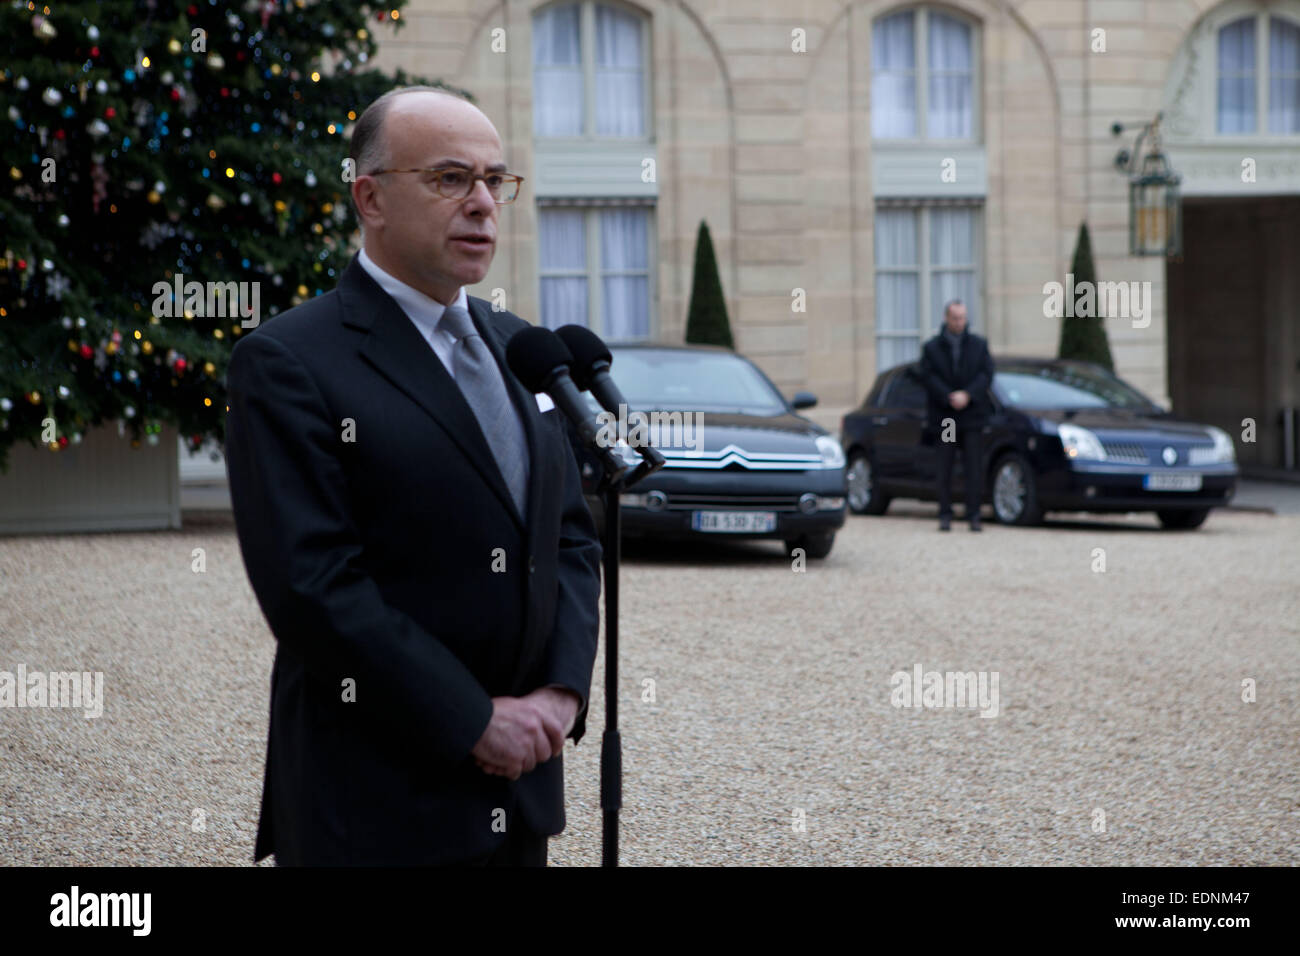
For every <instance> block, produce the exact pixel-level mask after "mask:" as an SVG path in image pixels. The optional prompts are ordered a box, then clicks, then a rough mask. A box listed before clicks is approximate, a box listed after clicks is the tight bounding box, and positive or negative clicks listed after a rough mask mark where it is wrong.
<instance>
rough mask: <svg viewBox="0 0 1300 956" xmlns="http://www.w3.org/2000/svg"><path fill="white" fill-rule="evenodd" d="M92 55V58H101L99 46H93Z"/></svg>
mask: <svg viewBox="0 0 1300 956" xmlns="http://www.w3.org/2000/svg"><path fill="white" fill-rule="evenodd" d="M90 55H91V56H99V47H97V46H92V47H91V48H90Z"/></svg>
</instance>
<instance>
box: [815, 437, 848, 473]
mask: <svg viewBox="0 0 1300 956" xmlns="http://www.w3.org/2000/svg"><path fill="white" fill-rule="evenodd" d="M817 451H818V452H819V453H820V454H821V456H822V461H824V462H826V467H827V468H843V467H844V449H842V448H841V447H840V443H839V442H837V441H836V440H835V439H834V438H832V437H831V436H830V435H818V436H817Z"/></svg>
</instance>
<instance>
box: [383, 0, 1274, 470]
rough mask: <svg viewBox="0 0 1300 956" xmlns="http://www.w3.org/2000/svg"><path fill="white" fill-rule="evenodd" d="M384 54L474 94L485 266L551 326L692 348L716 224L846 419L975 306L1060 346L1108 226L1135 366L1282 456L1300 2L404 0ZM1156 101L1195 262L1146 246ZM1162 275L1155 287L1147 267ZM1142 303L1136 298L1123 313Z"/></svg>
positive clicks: (752, 309) (513, 304) (768, 321)
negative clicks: (517, 179)
mask: <svg viewBox="0 0 1300 956" xmlns="http://www.w3.org/2000/svg"><path fill="white" fill-rule="evenodd" d="M402 20H403V21H404V26H403V28H402V29H400V30H393V29H392V28H390V27H383V28H381V29H380V36H381V39H380V57H379V65H381V66H382V67H384V68H395V67H399V66H400V67H402V68H404V69H406V70H407V71H409V72H411V73H413V74H416V75H420V76H423V77H427V78H434V79H439V80H442V81H443V82H446V83H448V84H450V85H453V86H456V87H459V88H462V89H464V90H466V91H467V92H468V93H469V94H471V95H472V97H473V98H474V100H475V101H476V102H477V103H478V105H479V106H480V107H481V108H482V109H483V110H484V111H485V112H486V113H487V115H488V116H489V117H490V118H491V119H492V120H493V122H494V123H495V124H496V126H497V128H498V130H499V131H500V133H501V136H502V140H503V144H504V147H505V153H506V161H507V163H508V164H509V166H510V168H511V169H512V170H513V171H516V172H518V173H520V174H521V175H523V176H525V177H526V180H527V181H526V183H525V185H524V193H523V196H522V197H521V200H520V201H519V202H517V203H516V204H515V205H513V206H511V207H507V208H506V209H504V210H503V212H502V219H501V242H500V244H499V248H498V252H497V258H496V260H495V262H494V264H493V267H492V270H491V272H490V273H489V275H488V277H487V279H486V280H485V281H484V282H483V283H482V284H481V285H480V286H478V287H476V288H474V289H472V290H471V292H472V293H474V294H476V295H481V296H484V297H488V298H490V297H492V296H493V295H494V294H495V295H496V296H497V297H498V298H499V299H501V300H503V301H504V302H505V304H506V305H507V306H508V307H509V308H511V309H513V310H514V311H516V312H518V313H519V314H521V315H523V316H525V317H527V318H529V319H530V320H532V321H538V322H544V323H545V324H552V325H554V324H563V323H564V322H570V321H585V322H587V324H589V325H591V327H593V328H594V329H596V330H597V331H598V332H601V333H602V334H604V335H606V336H607V337H609V338H614V339H618V338H649V339H652V340H658V341H665V342H680V341H681V340H682V337H683V333H684V326H685V316H686V309H687V304H688V300H689V295H690V288H691V278H692V266H693V261H694V248H695V241H696V233H697V229H698V227H699V225H700V222H701V221H706V222H707V223H708V225H709V228H710V231H711V233H712V237H713V241H714V245H715V249H716V251H717V257H718V263H719V268H720V272H721V277H722V283H723V288H724V291H725V294H726V297H727V302H728V307H729V312H730V316H731V321H732V327H733V332H734V333H735V337H736V342H737V348H738V349H739V350H740V351H742V352H743V353H745V354H746V355H748V356H750V357H751V358H753V359H754V360H755V361H757V362H758V363H759V364H760V365H761V366H762V368H763V369H764V370H765V371H766V372H767V373H768V374H769V375H770V376H771V377H772V378H773V380H774V381H775V382H776V383H777V384H778V385H780V386H781V387H782V388H783V389H784V390H786V391H787V393H789V392H793V391H794V390H796V389H809V390H812V391H814V392H815V393H817V394H818V396H819V397H820V399H821V405H820V408H819V410H818V411H819V412H820V414H821V415H822V417H823V419H824V420H826V421H827V422H828V423H834V422H835V421H836V420H837V418H838V415H839V414H840V413H841V412H842V411H843V410H845V409H847V408H848V407H850V406H852V405H854V404H856V403H857V402H858V401H859V400H861V398H862V397H863V395H864V394H865V393H866V391H867V390H868V389H869V388H870V386H871V383H872V381H873V378H874V377H875V375H876V373H877V371H878V370H879V369H881V368H885V367H888V366H889V365H892V364H894V363H896V362H897V361H902V360H906V359H909V358H912V357H914V355H915V353H916V349H917V348H919V342H920V341H922V340H923V339H924V338H925V337H927V336H928V335H930V334H932V333H933V331H934V330H935V329H936V328H937V326H938V324H939V322H940V312H941V308H942V304H943V301H944V300H945V299H946V298H950V297H952V296H953V295H959V296H960V297H961V298H963V299H966V300H967V301H968V303H969V306H970V313H971V316H972V327H973V328H974V330H975V331H978V332H980V333H981V334H983V335H986V336H987V337H988V338H989V341H990V344H991V346H992V347H993V350H994V353H995V354H997V353H1003V354H1018V355H1052V354H1055V350H1056V346H1057V341H1058V336H1059V330H1060V321H1059V319H1057V318H1055V317H1048V316H1046V315H1045V314H1044V304H1045V298H1046V297H1045V295H1044V286H1045V284H1047V283H1049V282H1053V281H1055V282H1060V283H1062V284H1064V283H1065V282H1066V281H1067V278H1066V273H1067V271H1068V268H1069V263H1070V258H1071V254H1072V251H1073V247H1074V243H1075V238H1076V234H1077V231H1078V228H1079V225H1080V224H1081V223H1083V222H1086V223H1087V224H1088V227H1089V230H1090V233H1091V237H1092V244H1093V252H1094V257H1095V262H1096V267H1097V272H1098V278H1099V279H1100V280H1107V281H1115V282H1125V283H1138V286H1137V287H1136V288H1137V289H1139V290H1144V291H1149V297H1150V301H1149V302H1145V301H1144V302H1142V303H1141V307H1142V308H1143V309H1145V314H1143V315H1140V316H1138V315H1136V314H1130V315H1125V316H1111V317H1108V318H1107V319H1106V325H1107V332H1108V335H1109V339H1110V345H1111V349H1112V352H1113V354H1114V358H1115V363H1116V369H1117V371H1118V372H1119V373H1120V374H1121V375H1122V376H1124V377H1125V378H1127V379H1129V380H1130V381H1132V382H1133V383H1134V384H1136V385H1137V386H1138V387H1140V388H1142V389H1143V390H1145V391H1146V392H1147V393H1148V394H1149V395H1151V396H1152V397H1153V398H1155V399H1156V400H1157V401H1161V402H1163V403H1166V404H1170V405H1172V406H1173V407H1174V410H1175V411H1177V412H1182V413H1187V414H1192V415H1196V416H1199V417H1201V418H1203V419H1205V420H1208V421H1212V422H1214V423H1216V424H1219V425H1221V426H1222V427H1225V428H1227V429H1229V430H1230V431H1232V432H1234V433H1240V431H1241V426H1240V424H1239V423H1240V421H1241V420H1242V419H1243V418H1251V419H1254V420H1255V421H1256V422H1257V424H1258V429H1259V434H1258V442H1257V443H1255V444H1254V446H1253V447H1247V446H1242V445H1239V446H1238V447H1239V454H1240V456H1241V459H1242V461H1243V463H1245V464H1252V463H1255V464H1260V465H1267V466H1277V465H1280V464H1282V460H1283V456H1284V454H1285V446H1286V439H1285V436H1284V434H1283V429H1282V425H1281V423H1282V421H1283V418H1282V416H1283V412H1284V410H1285V409H1287V408H1292V409H1294V408H1295V407H1296V406H1300V279H1298V278H1297V275H1300V115H1297V114H1298V113H1300V0H1229V2H1227V3H1220V2H1217V0H1150V2H1142V0H949V2H944V3H921V4H914V3H901V4H900V3H899V2H898V0H805V2H802V3H789V2H778V0H637V2H636V3H635V4H634V3H630V2H625V0H577V2H574V0H558V2H547V3H542V2H535V0H501V2H491V0H412V2H411V3H410V4H408V5H407V6H406V8H405V9H404V10H403V11H402ZM1157 113H1163V115H1164V119H1163V121H1162V123H1161V132H1162V139H1163V144H1164V147H1165V150H1166V152H1167V153H1168V155H1169V157H1170V160H1171V162H1172V165H1173V167H1174V168H1175V170H1177V171H1178V172H1180V173H1181V174H1182V176H1183V184H1182V185H1183V196H1184V202H1183V215H1184V250H1183V255H1182V256H1181V257H1180V258H1176V259H1171V260H1167V259H1165V258H1162V257H1134V256H1131V255H1129V229H1130V213H1129V197H1128V184H1127V179H1126V177H1125V175H1123V174H1122V173H1121V172H1119V171H1118V170H1117V169H1116V167H1115V162H1114V160H1115V156H1116V153H1117V152H1118V150H1120V149H1121V148H1132V146H1133V139H1134V137H1135V135H1136V130H1127V131H1125V132H1124V134H1123V135H1122V136H1120V137H1116V136H1115V135H1113V134H1112V131H1111V127H1112V124H1114V123H1116V122H1121V123H1126V124H1136V123H1142V122H1148V121H1150V120H1152V119H1153V118H1154V117H1155V116H1156V114H1157ZM1148 283H1149V285H1147V284H1148ZM1135 305H1137V304H1136V303H1131V304H1130V313H1134V311H1135V310H1134V306H1135Z"/></svg>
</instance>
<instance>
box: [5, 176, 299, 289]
mask: <svg viewBox="0 0 1300 956" xmlns="http://www.w3.org/2000/svg"><path fill="white" fill-rule="evenodd" d="M282 181H283V177H282V176H281V175H280V174H279V173H272V174H271V182H273V183H275V184H276V185H277V186H278V185H280V183H281V182H282ZM20 268H26V267H25V266H20Z"/></svg>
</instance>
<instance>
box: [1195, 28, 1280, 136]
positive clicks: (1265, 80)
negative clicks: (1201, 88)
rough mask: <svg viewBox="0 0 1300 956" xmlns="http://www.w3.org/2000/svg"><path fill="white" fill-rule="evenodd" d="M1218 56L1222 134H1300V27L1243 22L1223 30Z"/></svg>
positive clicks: (1217, 121) (1217, 126) (1218, 112)
mask: <svg viewBox="0 0 1300 956" xmlns="http://www.w3.org/2000/svg"><path fill="white" fill-rule="evenodd" d="M1215 53H1216V77H1215V78H1216V95H1215V130H1216V131H1217V132H1218V133H1220V134H1222V135H1228V136H1231V135H1238V136H1240V135H1258V134H1266V135H1273V136H1294V135H1296V134H1300V22H1297V21H1295V20H1292V19H1290V18H1288V17H1284V16H1279V15H1277V14H1275V13H1267V12H1263V11H1261V12H1259V13H1255V14H1251V15H1248V16H1244V17H1239V18H1238V19H1236V20H1233V21H1231V22H1230V23H1226V24H1224V25H1223V26H1222V27H1220V28H1219V31H1218V36H1217V40H1216V43H1215Z"/></svg>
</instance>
